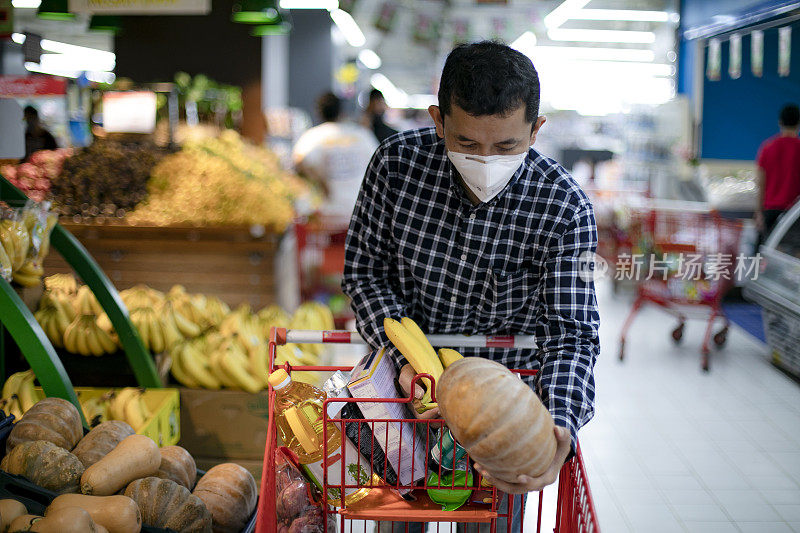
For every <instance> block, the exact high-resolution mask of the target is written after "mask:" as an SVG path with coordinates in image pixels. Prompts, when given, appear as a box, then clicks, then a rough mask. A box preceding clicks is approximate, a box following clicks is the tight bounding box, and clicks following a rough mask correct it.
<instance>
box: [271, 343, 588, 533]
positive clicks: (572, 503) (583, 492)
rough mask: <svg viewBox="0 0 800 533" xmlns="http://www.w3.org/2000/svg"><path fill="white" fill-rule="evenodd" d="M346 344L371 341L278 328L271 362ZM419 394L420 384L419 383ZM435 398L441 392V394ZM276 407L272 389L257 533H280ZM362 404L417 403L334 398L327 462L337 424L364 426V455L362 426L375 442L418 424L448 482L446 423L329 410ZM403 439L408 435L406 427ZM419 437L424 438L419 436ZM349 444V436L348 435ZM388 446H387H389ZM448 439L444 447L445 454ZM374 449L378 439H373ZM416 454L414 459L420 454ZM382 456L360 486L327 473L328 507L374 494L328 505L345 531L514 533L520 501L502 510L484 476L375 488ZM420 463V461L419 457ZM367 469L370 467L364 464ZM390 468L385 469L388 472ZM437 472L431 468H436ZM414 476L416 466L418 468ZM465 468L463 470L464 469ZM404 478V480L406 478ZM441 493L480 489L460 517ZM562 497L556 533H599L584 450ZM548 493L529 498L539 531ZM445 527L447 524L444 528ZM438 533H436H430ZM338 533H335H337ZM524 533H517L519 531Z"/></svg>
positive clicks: (567, 475) (562, 484) (565, 477)
mask: <svg viewBox="0 0 800 533" xmlns="http://www.w3.org/2000/svg"><path fill="white" fill-rule="evenodd" d="M428 339H429V340H430V341H431V343H432V344H433V345H434V346H453V347H483V348H513V347H517V348H520V347H522V348H525V347H530V348H535V346H536V343H535V342H534V340H533V337H532V336H516V337H515V336H496V337H492V336H470V337H467V336H462V335H429V336H428ZM320 342H323V343H339V344H365V343H364V341H363V339H362V338H361V337H360V336H359V335H358V334H357V333H354V332H349V331H301V330H286V329H282V328H272V331H271V333H270V342H269V357H270V370H272V369H273V368H274V366H273V362H274V356H275V347H276V346H278V345H283V344H287V343H320ZM283 368H285V369H286V370H287V371H288V372H291V371H292V370H297V371H300V370H311V371H323V372H335V371H337V370H342V371H350V370H352V368H351V367H333V366H328V367H310V366H304V367H300V366H296V367H291V365H289V364H285V365H283ZM515 372H517V373H519V374H527V375H533V374H535V372H536V371H530V370H517V371H515ZM423 377H424V378H428V379H430V380H431V382H433V386H434V388H435V380H434V379H433V378H432V377H431V376H430V375H428V374H421V375H418V376H416V377H415V378H414V381H416V380H418V379H420V378H423ZM412 388H413V382H412ZM434 397H435V389H434ZM274 402H275V393H274V391H273V390H272V388H271V387H270V392H269V408H270V411H269V422H268V430H267V445H266V450H265V454H264V470H263V474H262V479H261V491H260V495H259V504H258V505H259V508H258V523H257V526H256V532H257V533H274V532H276V531H277V523H276V491H275V451H276V448H277V428H276V420H275V417H274ZM334 402H340V403H361V402H386V403H407V404H410V403H411V402H412V399H411V398H384V399H377V400H376V399H366V398H335V399H334V398H328V399H327V400H325V408H324V409H323V417H324V418H323V426H322V427H323V428H324V429H323V442H324V443H325V444H324V447H323V448H324V450H323V456H324V457H326V458H327V457H329V454H328V449H327V440H328V439H327V434H326V432H327V431H328V427H329V423H332V424H333V425H334V427H338V429H339V431H340V432H341V434H342V435H344V434H345V424H347V425H350V424H358V429H359V431H358V435H359V442H358V443H357V448H358V449H359V450H361V449H362V446H361V444H362V443H361V437H360V435H361V425H362V424H366V425H367V426H368V427H369V428H370V430H371V433H372V435H373V436H374V439H376V440H379V441H380V439H382V438H384V439H388V427H389V424H394V423H397V424H400V423H407V424H411V425H412V428H413V429H412V431H413V432H414V436H415V437H416V436H417V434H419V435H420V436H422V435H425V437H424V439H425V440H426V442H425V445H426V448H425V450H424V454H425V467H426V468H425V471H426V472H429V471H431V470H436V469H437V468H438V472H439V476H440V479H441V474H442V466H441V465H438V466H437V465H433V464H431V463H432V462H430V463H429V461H430V454H429V453H428V449H429V448H430V445H431V444H435V443H436V441H431V440H430V439H431V434H432V433H431V432H430V429H439V428H440V427H441V426H442V425H443V421H441V420H416V419H380V420H378V419H366V418H363V419H347V420H343V419H341V418H329V417H328V405H329V404H330V403H334ZM376 424H378V425H379V427H380V425H384V426H385V427H386V428H387V429H386V435H384V431H383V430H382V428H379V429H377V430H376ZM400 431H401V435H402V429H401V430H400ZM417 432H419V433H417ZM343 438H344V437H343ZM383 442H386V440H384V441H383ZM441 444H442V442H441V440H440V441H439V445H440V449H441ZM373 446H374V441H373ZM337 453H342V454H343V455H344V453H346V452H345V447H344V446H342V447H341V448H340V449H339V450H337ZM412 456H413V454H412ZM358 461H359V463H358V466H359V469H360V467H361V466H362V463H361V462H360V461H361V458H360V457H359V459H358ZM373 461H374V456H373V458H372V459H371V460H370V461H369V469H370V473H369V475H368V476H364V478H365V479H370V481H368V482H365V483H360V484H357V485H356V484H354V485H348V484H345V483H344V482H341V484H331V483H329V480H328V472H327V471H326V472H325V475H324V479H323V481H322V492H323V497H322V501H328V500H329V493H330V492H333V491H336V492H337V493H338V494H344V493H345V489H350V490H357V489H359V488H369V489H370V492H369V494H368V495H367V496H366V497H364V498H363V499H361V500H360V501H358V502H357V503H354V504H351V505H347V504H346V502H345V503H344V504H343V505H342V506H341V507H339V508H331V507H327V506H326V511H325V512H326V514H327V515H329V516H333V517H334V518H335V521H336V523H337V526H338V529H339V531H340V532H345V531H346V532H353V531H371V530H369V529H367V527H368V525H367V524H368V523H369V522H376V523H377V527H380V525H381V524H386V525H389V526H390V527H389V530H391V531H392V532H393V533H394V532H398V533H400V532H408V531H409V525H408V523H427V524H435V525H433V526H432V527H433V528H434V529H433V530H435V531H437V532H438V531H440V526H442V529H441V531H443V532H444V531H451V530H453V531H455V528H454V527H453V526H452V524H454V523H468V524H470V525H469V526H468V527H469V528H470V529H468V531H476V530H477V526H475V525H473V524H476V523H483V524H485V525H486V527H488V528H489V529H490V531H491V532H492V533H495V531H497V530H498V526H499V525H501V524H507V527H506V528H505V530H506V531H508V532H509V533H510V532H511V527H510V525H511V516H512V515H513V513H514V500H513V499H511V498H509V499H508V500H509V504H508V506H507V507H506V508H505V509H501V508H500V505H499V502H500V501H501V497H502V494H501V493H499V491H497V489H495V488H487V487H485V486H481V478H480V476H475V477H474V478H473V481H472V483H471V484H468V483H467V481H464V483H463V484H461V483H459V484H458V485H456V482H455V479H456V478H455V477H453V481H452V482H451V483H449V484H445V485H443V484H437V485H427V484H424V485H414V486H412V485H403V484H401V483H400V481H399V479H398V481H397V482H396V483H395V484H393V485H391V486H388V485H387V484H385V483H384V484H381V485H377V484H374V483H373V481H372V479H374V478H372V473H373V471H374V463H373ZM412 461H413V459H412ZM455 461H456V459H455V455H454V456H453V464H452V465H450V466H452V470H456V469H457V468H459V467H457V466H456V464H455ZM340 463H341V465H342V466H341V468H342V472H341V474H342V476H341V479H344V468H345V467H344V465H345V463H346V459H345V457H342V458H341V460H340ZM466 464H469V457H468V456H467V457H466ZM363 466H364V467H365V468H366V465H363ZM386 466H387V464H384V471H385V470H386V468H385V467H386ZM429 467H431V468H429ZM411 468H412V470H413V468H414V465H413V463H412V466H411ZM462 468H463V467H462ZM398 478H399V476H398ZM429 488H431V489H441V488H445V489H447V488H459V489H461V488H463V489H465V490H472V491H473V496H472V497H471V498H470V502H469V503H468V504H467V505H465V506H463V507H461V508H459V509H458V510H456V511H443V510H442V508H441V506H439V505H436V504H434V503H433V502H432V501H431V500H430V499H429V498H428V496H427V495H426V491H425V489H429ZM410 489H423V490H416V491H415V492H414V494H415V496H416V500H415V501H413V502H411V501H407V500H405V499H403V498H401V497H399V496H398V494H397V491H399V490H410ZM557 490H558V496H557V501H556V517H555V529H554V531H555V533H593V532H599V531H600V529H599V527H598V523H597V517H596V512H595V509H594V503H593V501H592V495H591V491H590V489H589V482H588V478H587V474H586V469H585V467H584V463H583V456H582V455H581V451H580V446H579V447H578V449H577V450H576V453H575V456H574V457H573V458H572V459H571V460H570V461H568V462H567V463H565V464H564V466H563V467H562V469H561V472H560V475H559V481H558V486H557ZM542 494H543V493H542V492H538V493H536V494H535V495H534V494H531V495H529V497H537V498H538V512H537V517H536V524H537V525H536V531H537V533H540V532H541V531H542V512H543V499H542ZM524 510H525V509H524V506H523V508H522V509H521V511H522V521H521V526H520V530H519V531H520V532H521V531H522V530H523V528H524V523H525V521H524ZM325 522H326V525H325V528H326V532H327V531H329V529H328V521H327V520H326V521H325ZM442 523H446V525H445V524H442ZM429 531H430V530H429ZM331 533H335V532H331ZM515 533H516V531H515Z"/></svg>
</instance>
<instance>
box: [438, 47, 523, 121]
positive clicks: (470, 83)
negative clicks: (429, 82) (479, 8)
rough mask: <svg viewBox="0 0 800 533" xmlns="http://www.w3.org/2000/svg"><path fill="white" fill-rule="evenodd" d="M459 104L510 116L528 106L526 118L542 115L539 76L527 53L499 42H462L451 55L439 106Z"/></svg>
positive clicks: (444, 109)
mask: <svg viewBox="0 0 800 533" xmlns="http://www.w3.org/2000/svg"><path fill="white" fill-rule="evenodd" d="M453 104H455V105H457V106H458V107H460V108H461V109H463V110H464V111H466V112H467V113H469V114H470V115H473V116H483V115H507V114H509V113H512V112H514V111H515V110H517V109H518V108H519V106H521V105H524V106H525V120H526V121H527V122H530V123H533V122H535V121H536V119H537V118H538V116H539V75H538V74H537V73H536V69H535V68H534V66H533V63H531V60H530V59H529V58H528V57H527V56H526V55H524V54H522V53H520V52H518V51H517V50H514V49H513V48H511V47H509V46H506V45H504V44H502V43H499V42H495V41H482V42H479V43H472V44H462V45H460V46H457V47H456V48H454V49H453V51H452V52H450V55H448V56H447V60H446V61H445V63H444V69H442V79H441V81H440V82H439V109H440V111H441V112H442V116H445V115H448V114H449V113H450V110H451V106H452V105H453Z"/></svg>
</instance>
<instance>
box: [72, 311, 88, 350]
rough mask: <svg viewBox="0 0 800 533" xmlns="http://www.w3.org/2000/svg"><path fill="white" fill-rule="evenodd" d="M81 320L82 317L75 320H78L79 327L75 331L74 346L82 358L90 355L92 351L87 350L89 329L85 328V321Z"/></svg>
mask: <svg viewBox="0 0 800 533" xmlns="http://www.w3.org/2000/svg"><path fill="white" fill-rule="evenodd" d="M84 316H86V315H84ZM83 318H84V317H83V316H81V317H79V318H77V319H76V320H78V322H79V324H80V325H79V326H78V328H77V329H76V330H75V335H76V336H77V339H76V341H75V343H76V346H77V347H78V353H79V354H81V355H83V356H89V355H92V350H91V348H89V331H88V329H89V328H88V327H87V324H86V320H84V319H83Z"/></svg>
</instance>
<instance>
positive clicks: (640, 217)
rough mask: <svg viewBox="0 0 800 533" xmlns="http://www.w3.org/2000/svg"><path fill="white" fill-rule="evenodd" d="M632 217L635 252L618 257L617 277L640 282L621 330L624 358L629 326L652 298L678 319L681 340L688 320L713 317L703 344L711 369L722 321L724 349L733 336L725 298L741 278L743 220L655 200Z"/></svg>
mask: <svg viewBox="0 0 800 533" xmlns="http://www.w3.org/2000/svg"><path fill="white" fill-rule="evenodd" d="M629 216H630V221H629V229H628V232H629V235H630V241H631V244H632V253H631V254H628V255H626V256H622V255H620V256H618V257H617V265H616V267H617V268H616V276H615V277H619V276H623V277H624V276H630V277H631V278H633V279H634V280H638V284H637V286H636V300H635V301H634V302H633V306H632V307H631V311H630V313H629V314H628V317H627V319H626V320H625V323H624V324H623V326H622V331H621V333H620V348H619V358H620V360H622V359H623V358H624V356H625V339H626V335H627V333H628V329H629V328H630V327H631V324H632V323H633V320H634V318H635V317H636V315H637V313H638V312H639V310H640V309H641V308H642V307H643V306H644V305H645V304H646V303H648V302H649V303H653V304H655V305H658V306H659V307H661V308H662V309H664V310H665V311H667V312H668V313H670V314H672V315H673V316H675V317H676V318H677V319H678V325H677V326H676V327H675V328H674V329H673V330H672V339H673V340H674V341H675V342H676V343H679V342H680V341H681V340H682V338H683V332H684V325H685V322H686V320H687V319H688V318H701V319H707V320H708V323H707V326H706V330H705V335H704V337H703V344H702V345H701V348H700V353H701V355H702V367H703V370H706V371H707V370H708V368H709V357H708V356H709V352H710V350H709V343H710V341H711V340H712V330H713V327H714V324H715V323H716V322H718V321H722V323H723V326H722V328H721V329H720V330H718V331H717V332H716V333H715V334H713V342H714V344H715V345H716V346H718V347H722V346H723V345H724V344H725V341H726V340H727V335H728V327H729V321H728V318H727V317H726V316H725V313H724V312H723V310H722V307H721V302H722V298H723V296H725V294H726V293H727V292H728V290H729V289H730V288H731V287H732V286H733V284H734V281H735V279H734V277H735V276H734V274H735V270H736V268H737V265H735V262H736V260H737V253H738V251H739V241H740V238H741V232H742V224H741V222H740V221H738V220H730V219H724V218H722V217H721V216H720V215H719V214H718V213H717V212H715V211H710V210H708V209H706V208H704V207H696V208H693V207H691V206H690V205H689V204H688V203H686V204H682V203H672V204H669V205H668V204H666V203H662V204H661V205H658V204H651V205H650V206H649V207H647V208H643V209H638V210H637V209H632V210H631V211H630V215H629ZM637 260H639V261H637Z"/></svg>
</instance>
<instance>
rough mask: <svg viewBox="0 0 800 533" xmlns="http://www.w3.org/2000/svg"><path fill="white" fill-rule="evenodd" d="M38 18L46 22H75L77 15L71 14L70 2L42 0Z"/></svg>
mask: <svg viewBox="0 0 800 533" xmlns="http://www.w3.org/2000/svg"><path fill="white" fill-rule="evenodd" d="M36 16H37V17H39V18H41V19H45V20H73V19H74V18H75V13H70V12H69V1H68V0H42V3H41V4H39V10H38V11H37V12H36Z"/></svg>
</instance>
